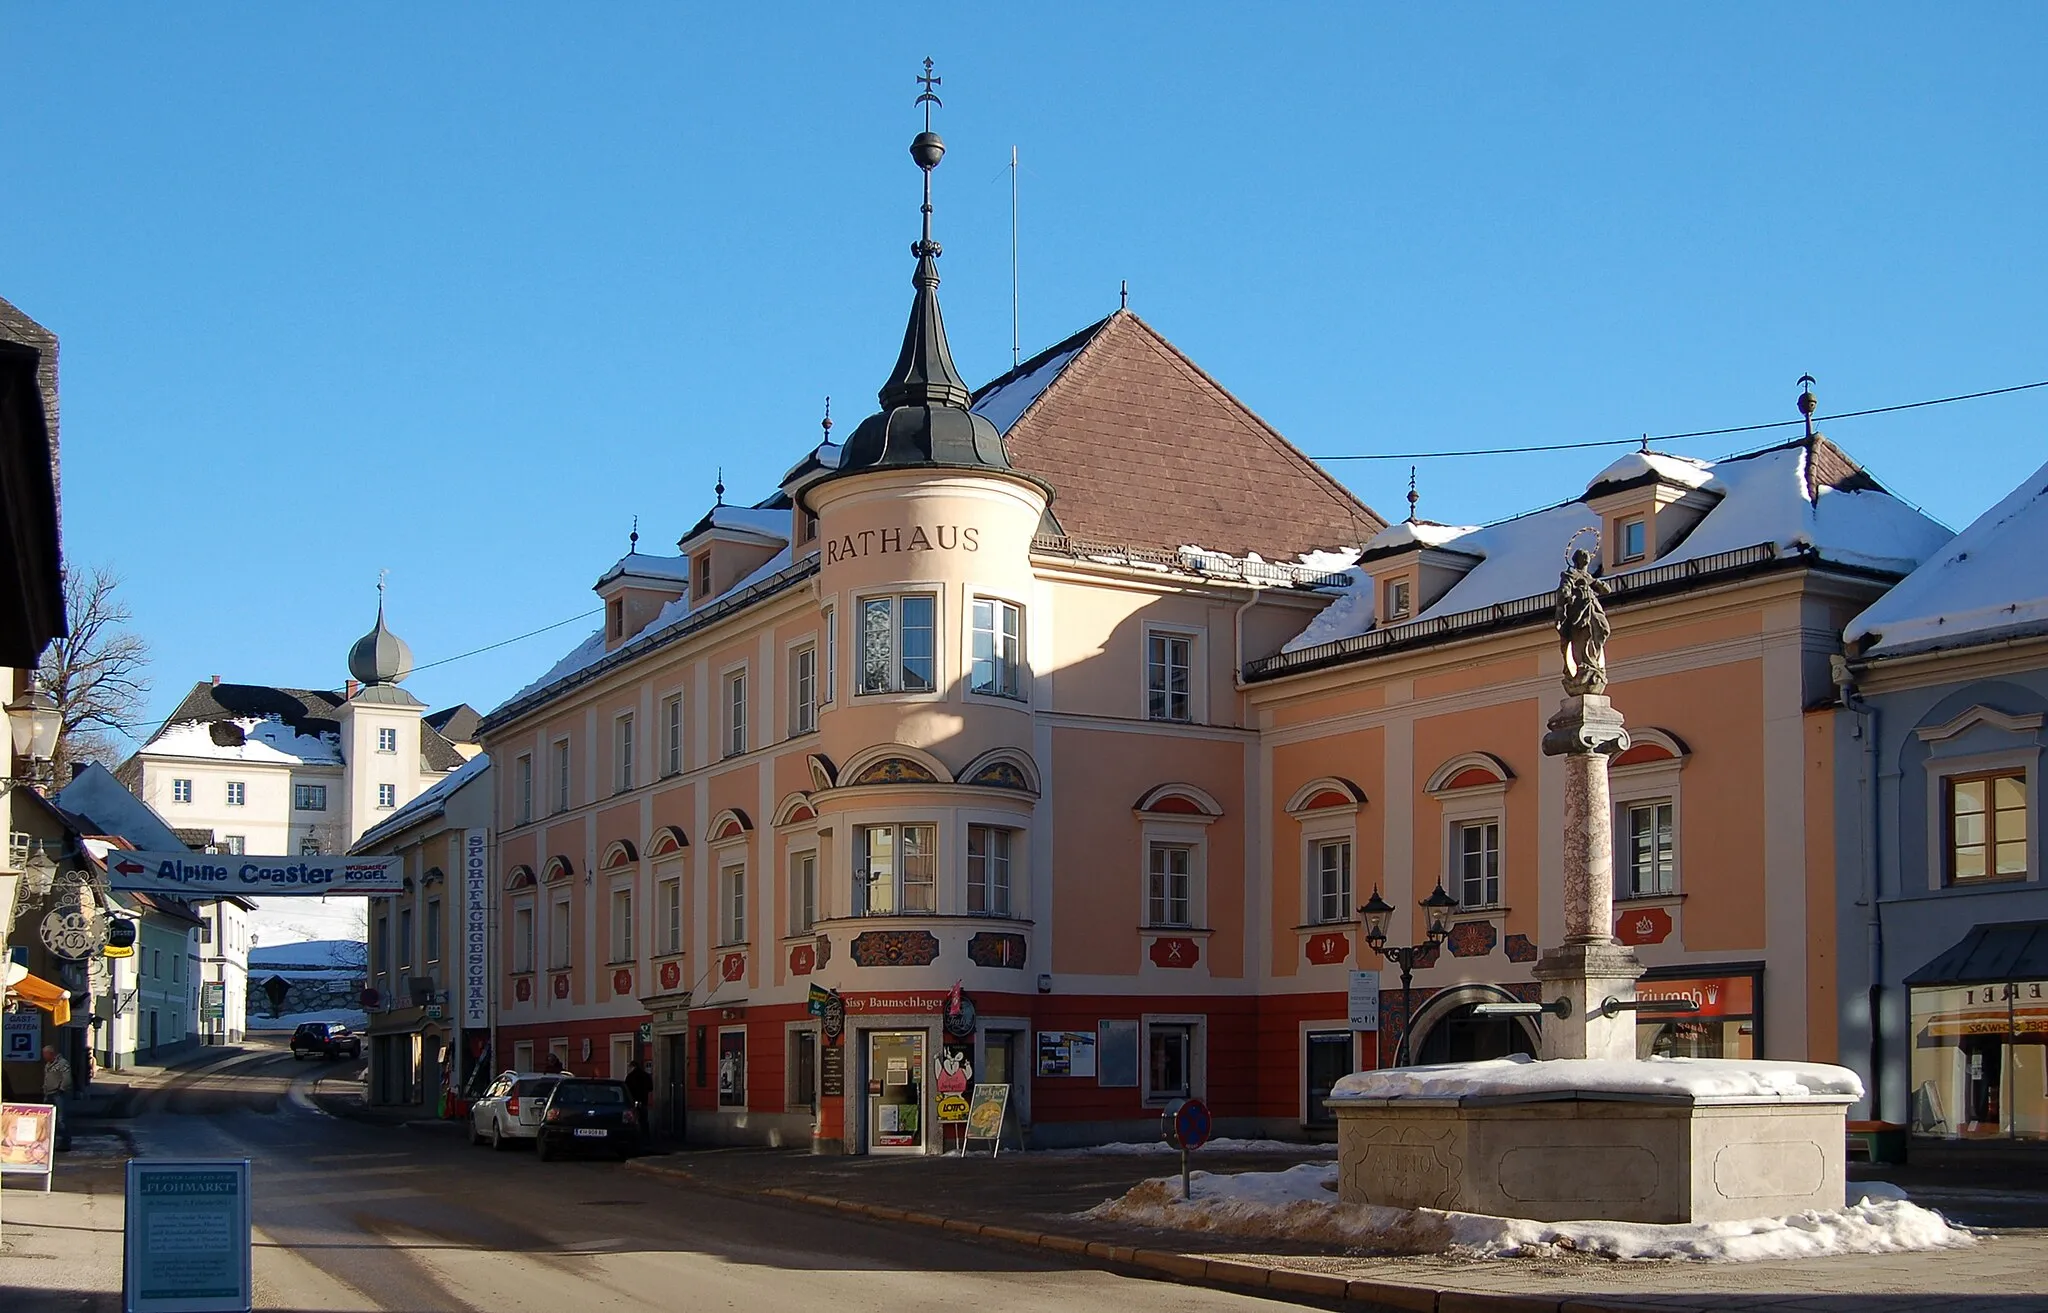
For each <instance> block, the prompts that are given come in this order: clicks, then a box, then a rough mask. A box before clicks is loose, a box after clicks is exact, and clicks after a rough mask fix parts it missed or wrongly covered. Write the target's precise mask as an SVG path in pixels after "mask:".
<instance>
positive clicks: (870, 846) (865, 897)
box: [853, 825, 939, 916]
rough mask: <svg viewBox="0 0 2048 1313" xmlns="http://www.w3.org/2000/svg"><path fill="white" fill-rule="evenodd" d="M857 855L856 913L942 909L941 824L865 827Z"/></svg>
mask: <svg viewBox="0 0 2048 1313" xmlns="http://www.w3.org/2000/svg"><path fill="white" fill-rule="evenodd" d="M853 854H854V856H853V863H854V869H853V899H854V914H855V915H857V916H893V915H896V914H897V913H900V912H935V911H937V910H938V898H937V895H938V882H939V869H938V829H937V827H936V826H931V825H863V826H860V827H859V828H858V829H856V830H855V831H854V847H853Z"/></svg>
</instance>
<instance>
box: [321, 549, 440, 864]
mask: <svg viewBox="0 0 2048 1313" xmlns="http://www.w3.org/2000/svg"><path fill="white" fill-rule="evenodd" d="M348 673H349V684H348V689H347V696H346V697H345V698H344V699H343V701H342V704H341V706H340V707H339V708H338V709H337V710H336V712H335V719H336V721H338V722H339V723H340V726H341V761H342V767H341V773H342V782H341V791H342V797H343V800H344V801H343V806H344V807H345V808H346V811H345V812H344V814H343V816H342V834H343V838H344V841H345V843H346V844H353V843H354V842H355V841H356V840H357V839H358V838H360V837H362V834H363V831H365V830H367V829H369V828H370V827H371V826H373V825H375V824H376V823H377V822H378V821H381V820H383V819H384V818H385V817H386V816H389V815H390V814H391V813H392V811H394V810H395V809H397V808H399V807H403V806H404V805H405V804H406V803H408V802H411V801H412V800H413V799H414V798H416V797H418V796H419V794H420V791H421V790H422V789H424V788H426V786H427V783H428V773H427V772H426V771H425V770H424V769H423V768H422V765H421V757H420V717H421V716H422V715H423V714H424V713H425V712H426V709H427V708H426V704H425V703H423V702H421V701H420V700H419V699H418V698H416V697H414V696H413V695H412V694H410V693H408V692H406V691H405V690H404V689H403V688H400V687H399V684H400V682H401V681H403V680H404V679H405V677H406V676H407V675H410V674H411V673H412V649H411V648H410V647H408V646H407V645H406V642H405V640H404V639H402V638H400V637H399V636H398V635H397V634H394V633H392V632H391V629H390V627H389V626H387V625H386V624H385V623H384V584H383V581H382V580H379V581H378V583H377V623H376V624H375V625H374V626H373V627H372V628H371V629H370V632H369V633H367V634H364V635H363V636H362V637H361V638H359V639H357V640H356V641H355V645H354V646H353V647H351V648H349V650H348Z"/></svg>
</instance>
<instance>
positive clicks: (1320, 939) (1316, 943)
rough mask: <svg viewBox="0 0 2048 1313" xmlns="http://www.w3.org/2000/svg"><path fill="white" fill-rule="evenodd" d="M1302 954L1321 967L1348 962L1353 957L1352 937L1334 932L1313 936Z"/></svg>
mask: <svg viewBox="0 0 2048 1313" xmlns="http://www.w3.org/2000/svg"><path fill="white" fill-rule="evenodd" d="M1302 953H1303V954H1304V955H1305V956H1306V957H1307V958H1308V960H1309V961H1311V962H1313V963H1315V964H1316V965H1317V966H1319V967H1326V966H1330V965H1333V964H1334V963H1338V962H1343V961H1346V960H1347V959H1349V958H1350V956H1351V936H1350V935H1345V934H1338V933H1336V932H1334V931H1332V932H1328V933H1325V934H1320V935H1311V936H1310V937H1309V941H1308V943H1307V944H1306V945H1304V946H1303V948H1302Z"/></svg>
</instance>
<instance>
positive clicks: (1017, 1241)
mask: <svg viewBox="0 0 2048 1313" xmlns="http://www.w3.org/2000/svg"><path fill="white" fill-rule="evenodd" d="M625 1167H626V1169H627V1170H628V1171H637V1172H645V1173H647V1174H648V1175H650V1176H666V1177H670V1178H673V1179H675V1180H679V1181H687V1182H689V1183H690V1184H691V1185H693V1186H696V1187H697V1188H699V1189H702V1190H706V1191H708V1192H710V1193H713V1194H719V1195H724V1196H726V1197H728V1198H734V1199H774V1200H778V1201H781V1202H786V1203H794V1204H805V1205H808V1206H810V1207H813V1208H829V1209H834V1210H836V1211H838V1212H842V1213H852V1214H854V1215H856V1216H860V1217H867V1218H872V1219H873V1220H875V1221H878V1222H897V1223H906V1224H909V1225H912V1226H921V1227H928V1228H930V1229H933V1230H943V1231H952V1232H955V1233H956V1234H960V1235H971V1236H976V1237H978V1238H980V1239H983V1240H999V1241H1002V1242H1004V1243H1006V1244H1013V1245H1023V1246H1025V1247H1027V1248H1033V1249H1045V1250H1050V1251H1051V1252H1053V1253H1058V1254H1068V1255H1073V1256H1076V1257H1082V1258H1093V1259H1095V1260H1097V1261H1098V1262H1106V1263H1117V1264H1121V1265H1123V1266H1126V1267H1138V1268H1145V1269H1147V1270H1149V1271H1153V1272H1158V1273H1161V1274H1162V1275H1165V1276H1170V1277H1174V1278H1176V1279H1179V1280H1183V1281H1208V1282H1213V1283H1215V1284H1216V1285H1220V1286H1231V1287H1234V1288H1238V1289H1246V1290H1269V1291H1285V1292H1287V1293H1289V1294H1297V1295H1307V1296H1310V1297H1311V1298H1317V1299H1329V1300H1344V1301H1347V1302H1351V1303H1359V1304H1376V1305H1379V1306H1380V1307H1382V1308H1393V1309H1400V1310H1403V1313H1559V1311H1560V1310H1561V1309H1562V1308H1563V1307H1564V1305H1565V1302H1566V1301H1565V1299H1564V1298H1563V1297H1560V1296H1546V1295H1520V1294H1495V1293H1493V1292H1491V1291H1482V1290H1447V1289H1442V1288H1439V1287H1435V1286H1418V1285H1406V1284H1403V1283H1400V1282H1392V1281H1371V1280H1362V1279H1359V1278H1346V1277H1341V1276H1337V1275H1334V1274H1332V1273H1326V1272H1307V1271H1303V1270H1301V1269H1299V1268H1290V1267H1279V1266H1276V1265H1271V1264H1265V1263H1251V1262H1246V1261H1244V1260H1243V1259H1235V1258H1206V1259H1205V1258H1198V1257H1196V1256H1194V1255H1192V1254H1176V1253H1172V1252H1170V1251H1167V1250H1160V1249H1133V1248H1131V1247H1129V1246H1126V1245H1112V1244H1108V1243H1106V1242H1104V1241H1100V1240H1084V1239H1082V1238H1080V1237H1079V1236H1069V1235H1059V1234H1054V1233H1042V1232H1038V1231H1026V1230H1021V1229H1019V1228H1017V1227H1012V1226H1000V1225H997V1224H995V1223H992V1222H970V1221H968V1220H966V1219H964V1218H957V1217H938V1216H935V1215H934V1214H931V1213H918V1212H911V1211H908V1210H906V1209H902V1208H891V1207H890V1206H889V1205H887V1204H868V1203H861V1202H860V1201H858V1200H853V1199H834V1198H832V1197H830V1196H828V1195H818V1194H808V1193H805V1192H803V1191H801V1190H793V1189H790V1188H789V1187H787V1186H767V1187H764V1188H761V1189H751V1190H750V1189H744V1188H740V1187H736V1186H729V1185H720V1184H717V1183H714V1182H710V1181H706V1180H704V1179H703V1178H702V1177H700V1176H698V1175H697V1174H696V1173H694V1172H691V1171H689V1170H688V1169H686V1168H682V1167H671V1166H668V1165H667V1164H664V1163H655V1162H649V1161H647V1160H645V1159H640V1158H635V1159H631V1160H629V1161H627V1162H626V1164H625ZM1570 1304H1571V1309H1572V1313H1627V1310H1625V1309H1624V1308H1622V1307H1620V1306H1618V1305H1609V1304H1605V1303H1601V1302H1598V1301H1585V1300H1578V1299H1573V1300H1571V1301H1570Z"/></svg>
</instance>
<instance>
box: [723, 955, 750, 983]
mask: <svg viewBox="0 0 2048 1313" xmlns="http://www.w3.org/2000/svg"><path fill="white" fill-rule="evenodd" d="M746 974H747V955H746V954H745V953H727V954H726V955H725V957H724V958H723V959H721V960H720V961H719V964H718V975H719V978H720V979H721V980H727V981H733V980H743V979H745V978H746Z"/></svg>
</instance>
